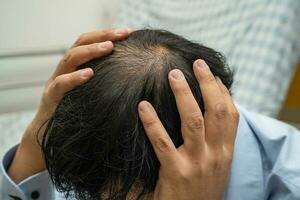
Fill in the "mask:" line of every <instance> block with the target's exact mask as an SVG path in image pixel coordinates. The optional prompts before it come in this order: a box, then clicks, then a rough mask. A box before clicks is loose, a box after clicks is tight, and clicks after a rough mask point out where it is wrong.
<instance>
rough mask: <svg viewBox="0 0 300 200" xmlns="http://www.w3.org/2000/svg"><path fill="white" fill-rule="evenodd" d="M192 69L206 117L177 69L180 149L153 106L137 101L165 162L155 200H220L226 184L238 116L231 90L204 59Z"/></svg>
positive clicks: (173, 74) (173, 76) (175, 87)
mask: <svg viewBox="0 0 300 200" xmlns="http://www.w3.org/2000/svg"><path fill="white" fill-rule="evenodd" d="M193 69H194V73H195V75H196V78H197V80H198V82H199V84H200V87H201V92H202V95H203V100H204V103H205V110H206V112H205V114H204V116H203V114H202V113H201V110H200V108H199V106H198V104H197V102H196V100H195V98H194V96H193V94H192V92H191V90H190V88H189V86H188V83H187V82H186V80H185V78H184V75H183V73H182V72H181V71H180V70H178V69H175V70H172V71H171V72H170V73H169V82H170V86H171V88H172V91H173V93H174V95H175V98H176V104H177V107H178V110H179V113H180V118H181V127H182V135H183V139H184V144H183V145H182V146H180V147H179V148H177V149H176V148H175V146H174V144H173V142H172V140H171V139H170V137H169V135H168V134H167V132H166V130H165V128H164V127H163V125H162V123H161V122H160V120H159V118H158V116H157V114H156V112H155V110H154V108H153V107H152V106H151V104H150V103H149V102H147V101H142V102H141V103H140V104H139V115H140V118H141V120H142V122H143V125H144V128H145V130H146V133H147V136H148V138H149V139H150V141H151V144H152V146H153V147H154V150H155V153H156V155H157V157H158V159H159V161H160V163H161V167H160V171H159V179H158V182H157V184H156V188H155V191H154V193H153V195H152V197H151V198H150V199H153V200H163V199H178V200H199V199H205V200H217V199H221V197H222V194H223V192H224V190H225V188H226V184H227V180H228V175H229V172H230V165H231V161H232V156H233V147H234V141H235V137H236V132H237V125H238V120H239V114H238V112H237V110H236V108H235V106H234V104H233V102H232V99H231V97H230V94H229V91H228V90H227V88H226V87H225V86H224V85H223V84H222V82H221V80H220V79H219V78H218V77H216V78H215V77H214V76H213V75H212V73H211V72H210V70H209V68H208V66H207V65H206V63H205V62H204V61H203V60H197V61H195V62H194V65H193Z"/></svg>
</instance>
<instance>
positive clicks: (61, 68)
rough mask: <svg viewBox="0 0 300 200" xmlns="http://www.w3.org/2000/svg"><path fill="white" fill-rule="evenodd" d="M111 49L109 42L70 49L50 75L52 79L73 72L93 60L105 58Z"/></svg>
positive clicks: (111, 45)
mask: <svg viewBox="0 0 300 200" xmlns="http://www.w3.org/2000/svg"><path fill="white" fill-rule="evenodd" d="M112 49H113V43H112V42H111V41H106V42H101V43H93V44H90V45H83V46H78V47H75V48H73V49H70V50H69V51H68V52H67V53H66V54H65V56H64V57H63V59H62V60H61V61H60V63H59V65H58V67H57V68H56V70H55V72H54V74H53V75H52V79H54V78H55V77H56V76H59V75H61V74H65V73H70V72H73V71H74V70H76V68H77V67H78V66H79V65H81V64H83V63H86V62H88V61H90V60H92V59H94V58H97V57H101V56H105V55H107V54H109V53H110V52H111V51H112Z"/></svg>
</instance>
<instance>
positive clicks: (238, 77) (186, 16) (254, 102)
mask: <svg viewBox="0 0 300 200" xmlns="http://www.w3.org/2000/svg"><path fill="white" fill-rule="evenodd" d="M120 3H121V10H120V15H119V18H118V20H117V23H116V24H115V25H116V26H121V27H133V28H145V27H152V28H163V29H167V30H170V31H173V32H175V33H178V34H181V35H183V36H185V37H187V38H189V39H191V40H193V41H197V42H200V43H202V44H204V45H207V46H210V47H212V48H214V49H216V50H218V51H221V52H222V53H223V54H224V55H225V56H226V57H227V60H228V63H229V65H230V66H231V67H232V68H233V69H234V70H235V72H236V74H235V83H234V85H233V96H234V99H235V100H236V101H237V102H238V103H239V104H242V105H243V106H245V107H246V108H248V109H250V110H252V111H256V112H259V113H263V114H266V115H269V116H276V115H277V114H278V112H279V110H280V108H281V104H282V102H283V101H284V98H285V95H286V93H287V89H288V86H289V83H290V80H291V78H292V75H293V72H294V70H295V65H296V63H297V61H298V60H299V57H300V11H299V10H300V0H247V1H241V0H226V1H224V0H185V1H183V0H143V1H139V0H122V1H120ZM299 94H300V93H299Z"/></svg>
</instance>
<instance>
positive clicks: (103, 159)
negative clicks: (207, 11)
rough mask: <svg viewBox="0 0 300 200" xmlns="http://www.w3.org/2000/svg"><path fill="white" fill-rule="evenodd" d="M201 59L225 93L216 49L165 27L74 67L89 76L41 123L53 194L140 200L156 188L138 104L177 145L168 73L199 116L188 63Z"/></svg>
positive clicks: (226, 75)
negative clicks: (181, 82)
mask: <svg viewBox="0 0 300 200" xmlns="http://www.w3.org/2000/svg"><path fill="white" fill-rule="evenodd" d="M196 59H203V60H205V62H206V63H207V64H208V66H209V67H210V70H211V71H212V73H213V74H214V75H215V76H218V77H220V79H221V80H222V82H223V83H224V85H225V86H226V87H227V88H228V89H229V88H230V86H231V84H232V80H233V76H232V72H231V71H230V69H229V68H228V67H227V64H226V61H225V58H224V57H223V56H222V54H220V53H219V52H217V51H215V50H213V49H211V48H208V47H205V46H203V45H201V44H198V43H194V42H191V41H189V40H187V39H185V38H183V37H181V36H178V35H176V34H173V33H170V32H168V31H165V30H149V29H144V30H138V31H135V32H133V33H131V34H130V35H129V37H128V38H127V39H125V40H122V41H117V42H115V43H114V49H113V52H112V53H111V54H110V55H107V56H105V57H101V58H97V59H94V60H92V61H90V62H88V63H86V64H84V65H82V66H80V67H79V68H86V67H91V68H92V69H93V70H94V77H93V78H92V79H91V80H90V81H88V82H87V83H85V84H83V85H82V86H79V87H77V88H75V89H73V90H72V91H70V92H68V93H66V94H65V95H64V98H63V99H62V101H61V102H60V104H59V105H58V107H57V109H56V111H55V113H54V115H53V116H52V117H51V119H50V120H49V122H48V125H47V128H46V132H45V136H44V138H43V143H42V149H43V153H44V157H45V160H46V165H47V169H48V171H49V174H50V177H51V179H52V181H53V182H54V184H55V186H56V188H57V189H58V191H61V192H64V193H65V195H66V197H70V196H74V197H75V198H77V199H98V200H99V199H112V200H117V199H126V198H128V197H129V195H130V193H131V192H132V191H134V193H135V195H134V196H135V197H134V199H143V198H144V197H145V196H147V194H149V193H151V192H152V191H153V190H154V188H155V185H156V181H157V179H158V172H159V167H160V164H159V161H158V159H157V157H156V155H155V153H154V150H153V148H152V146H151V144H150V142H149V140H148V138H147V136H146V134H145V130H144V128H143V125H142V123H141V121H140V119H139V116H138V110H137V106H138V103H139V102H140V101H142V100H147V101H149V102H150V103H151V104H152V105H153V106H154V108H155V110H156V111H157V114H158V116H159V118H160V120H161V122H162V124H163V125H164V127H165V129H166V130H167V132H168V134H169V135H170V137H171V139H172V141H173V142H174V144H175V146H176V147H179V146H180V145H182V144H183V139H182V135H181V121H180V117H179V113H178V110H177V107H176V102H175V97H174V95H173V93H172V90H171V88H170V86H169V82H168V73H169V71H170V70H172V69H175V68H177V69H180V70H181V71H182V72H183V73H184V75H185V77H186V80H187V82H188V84H189V86H190V88H191V90H192V92H193V95H194V97H195V99H196V101H197V102H198V104H199V106H200V108H201V110H202V112H205V110H204V105H203V101H202V98H201V92H200V88H199V84H198V82H197V80H196V78H195V76H194V73H193V69H192V65H193V62H194V61H195V60H196Z"/></svg>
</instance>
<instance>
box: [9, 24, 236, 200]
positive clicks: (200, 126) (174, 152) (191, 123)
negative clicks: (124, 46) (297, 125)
mask: <svg viewBox="0 0 300 200" xmlns="http://www.w3.org/2000/svg"><path fill="white" fill-rule="evenodd" d="M131 31H132V30H130V29H106V30H98V31H94V32H90V33H85V34H82V35H81V36H80V37H79V39H78V40H77V41H76V42H75V43H74V45H73V46H72V47H71V48H70V49H69V51H68V52H67V53H66V54H65V56H64V57H63V59H62V60H61V61H60V62H59V64H58V66H57V68H56V70H55V71H54V73H53V74H52V76H51V77H50V78H49V80H48V81H47V82H46V84H45V88H44V92H43V96H42V99H41V102H40V106H39V108H38V111H37V113H36V115H35V117H34V119H33V120H32V122H31V123H30V124H29V125H28V127H27V129H26V131H25V133H24V134H23V137H22V140H21V143H20V145H19V146H18V149H17V152H16V155H15V157H14V160H13V162H12V164H11V166H10V168H9V169H8V175H9V176H10V177H11V179H12V180H13V181H14V182H16V183H19V182H21V181H22V180H24V179H26V178H27V177H29V176H32V175H34V174H36V173H38V172H41V171H44V170H45V169H46V165H45V161H44V159H43V156H42V152H41V148H40V145H39V142H40V141H41V137H42V134H43V133H44V129H43V128H41V129H40V127H45V125H44V123H45V121H47V119H49V118H50V116H51V115H52V114H53V112H54V111H55V109H56V107H57V105H58V103H59V101H60V100H61V99H62V97H63V95H64V93H66V92H67V91H70V90H71V89H73V88H75V87H76V86H78V85H81V84H83V83H85V82H86V81H88V80H89V79H90V78H91V77H92V76H93V71H92V69H90V68H87V69H82V70H77V71H75V70H76V68H77V66H79V65H81V64H83V63H85V62H87V61H89V60H92V59H93V58H96V57H100V56H104V55H107V54H109V53H110V52H111V51H112V49H113V43H112V41H116V40H120V39H125V38H126V37H127V36H128V35H129V34H130V32H131ZM199 66H202V67H199ZM194 72H195V75H196V77H197V79H198V81H199V84H200V86H201V92H202V95H203V99H204V102H205V108H206V112H205V114H204V116H203V115H202V113H201V110H200V108H199V107H198V105H197V103H196V101H195V99H194V97H193V95H192V93H191V90H190V88H189V86H188V84H187V82H186V80H185V78H184V76H183V74H182V73H181V72H180V71H179V70H177V69H175V70H172V71H171V72H170V73H169V82H170V85H171V88H172V90H173V92H174V95H175V97H176V103H177V106H178V110H179V112H180V117H181V121H182V134H183V138H184V144H183V145H182V146H181V147H179V148H178V149H176V148H175V146H174V144H173V143H172V141H171V139H170V138H169V136H168V134H167V133H166V130H165V129H164V127H163V125H162V124H161V122H160V120H159V119H158V117H157V114H156V112H155V110H154V109H153V107H152V106H151V104H150V103H149V102H146V101H142V102H141V103H140V104H139V106H138V110H139V115H140V118H141V121H142V123H143V125H144V128H145V130H146V133H147V136H148V138H149V139H150V141H151V143H152V145H153V147H154V150H155V152H156V154H157V156H158V159H159V161H160V163H161V167H160V172H159V179H158V182H157V185H156V188H155V191H154V193H153V194H151V195H150V197H149V198H150V199H151V200H185V199H187V200H194V199H195V200H199V199H206V200H216V199H221V196H222V194H223V192H224V189H225V187H226V184H227V179H228V175H229V172H230V164H231V160H232V154H233V147H234V141H235V136H236V130H237V124H238V112H237V110H236V108H235V106H234V104H233V102H232V100H231V97H230V95H229V92H228V91H227V89H226V88H225V86H224V85H223V84H222V83H221V81H220V80H219V79H218V78H215V77H214V76H213V75H212V73H211V72H210V70H209V68H208V67H207V65H206V64H205V62H204V61H202V60H198V61H195V63H194ZM176 77H177V78H176ZM42 125H44V126H42ZM39 129H40V130H39ZM38 131H39V137H38V138H37V132H38Z"/></svg>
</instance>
